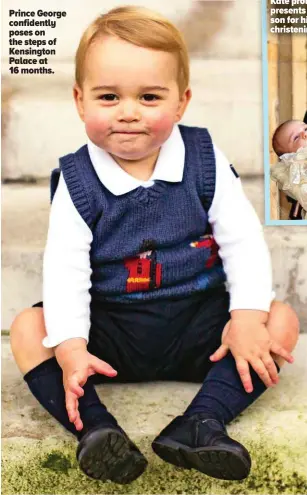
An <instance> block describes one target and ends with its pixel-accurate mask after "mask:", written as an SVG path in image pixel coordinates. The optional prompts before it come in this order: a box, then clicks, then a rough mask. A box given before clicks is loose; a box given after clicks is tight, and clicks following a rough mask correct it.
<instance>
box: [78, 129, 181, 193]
mask: <svg viewBox="0 0 307 495" xmlns="http://www.w3.org/2000/svg"><path fill="white" fill-rule="evenodd" d="M87 146H88V151H89V155H90V158H91V161H92V164H93V167H94V169H95V171H96V173H97V175H98V177H99V179H100V181H101V182H102V183H103V185H104V186H105V187H106V188H107V189H108V190H109V191H110V192H111V193H112V194H114V195H115V196H120V195H121V194H126V193H128V192H130V191H133V189H136V188H138V187H140V186H146V185H147V186H148V185H152V184H149V183H150V182H152V181H155V180H164V181H166V182H181V181H182V177H183V169H184V159H185V148H184V142H183V139H182V137H181V133H180V130H179V127H178V125H175V126H174V128H173V130H172V132H171V134H170V136H169V138H168V139H167V140H166V141H165V143H164V144H163V145H162V146H161V149H160V153H159V156H158V159H157V163H156V166H155V169H154V171H153V174H152V176H151V177H150V179H149V181H146V182H144V181H142V180H139V179H136V178H135V177H132V175H129V174H128V173H127V172H125V170H123V169H122V168H121V167H120V166H119V165H118V163H116V161H115V160H114V159H113V158H112V157H111V155H110V154H109V153H107V152H106V151H105V150H103V149H102V148H99V147H98V146H96V145H95V144H94V143H93V142H92V141H90V140H88V143H87Z"/></svg>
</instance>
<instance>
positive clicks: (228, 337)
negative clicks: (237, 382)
mask: <svg viewBox="0 0 307 495" xmlns="http://www.w3.org/2000/svg"><path fill="white" fill-rule="evenodd" d="M247 313H248V312H247ZM253 313H255V318H251V317H248V318H244V317H243V318H238V319H236V318H234V319H231V320H230V321H229V322H228V323H227V324H226V326H225V328H224V330H223V334H222V344H221V345H220V347H219V348H218V349H217V350H216V351H215V352H214V353H213V354H212V355H211V356H210V360H211V361H214V362H216V361H219V360H220V359H222V358H223V357H225V356H226V354H227V353H228V351H229V350H230V351H231V353H232V355H233V357H234V359H235V361H236V366H237V370H238V373H239V375H240V377H241V381H242V384H243V386H244V389H245V390H246V392H252V391H253V384H252V380H251V375H250V370H249V364H250V365H251V366H252V367H253V369H254V370H255V371H256V373H257V374H258V376H259V377H260V378H261V380H262V381H263V382H264V384H265V385H266V386H267V387H270V386H272V385H273V384H276V383H277V382H278V374H277V369H276V365H275V363H274V361H273V358H272V355H271V353H274V354H276V355H278V356H281V357H282V358H283V359H285V360H286V361H288V362H289V363H292V362H293V356H292V355H291V354H290V353H289V352H288V351H287V350H286V349H284V348H283V347H282V346H281V345H280V344H279V343H278V342H276V341H273V340H272V339H271V336H270V334H269V332H268V330H267V328H266V325H265V323H264V322H263V319H262V320H261V318H257V316H259V315H256V313H262V312H257V311H254V312H253Z"/></svg>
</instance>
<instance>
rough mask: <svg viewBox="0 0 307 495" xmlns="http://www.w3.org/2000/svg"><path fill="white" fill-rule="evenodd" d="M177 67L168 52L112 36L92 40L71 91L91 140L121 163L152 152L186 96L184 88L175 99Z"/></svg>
mask: <svg viewBox="0 0 307 495" xmlns="http://www.w3.org/2000/svg"><path fill="white" fill-rule="evenodd" d="M177 65H178V64H177V60H176V57H175V56H174V55H173V54H171V53H167V52H162V51H157V50H151V49H147V48H143V47H138V46H135V45H133V44H131V43H128V42H126V41H123V40H121V39H118V38H115V37H113V36H112V37H111V36H110V37H106V38H104V39H103V40H97V42H96V43H94V44H93V45H92V46H91V47H90V48H89V50H88V53H87V57H86V62H85V67H84V74H85V77H84V81H83V86H82V88H79V87H77V86H75V88H74V97H75V101H76V104H77V108H78V112H79V115H80V117H81V119H82V120H83V121H84V123H85V128H86V132H87V135H88V137H89V138H90V140H91V141H92V142H93V143H95V144H96V145H97V146H99V147H100V148H103V149H104V150H106V151H107V152H109V153H110V154H112V155H114V156H115V157H119V158H121V159H124V160H140V159H142V158H144V157H146V156H149V155H150V154H152V153H153V152H155V151H157V150H158V149H159V148H160V146H161V145H162V144H163V143H164V142H165V141H166V139H167V138H168V137H169V135H170V134H171V132H172V129H173V126H174V124H175V123H176V122H178V121H179V120H180V119H181V117H182V115H183V113H184V110H185V108H186V106H187V104H188V101H189V99H190V97H191V92H190V90H188V89H187V90H186V91H185V93H184V95H183V96H182V97H181V98H180V97H179V88H178V84H177V71H178V67H177ZM155 86H156V88H154V87H155Z"/></svg>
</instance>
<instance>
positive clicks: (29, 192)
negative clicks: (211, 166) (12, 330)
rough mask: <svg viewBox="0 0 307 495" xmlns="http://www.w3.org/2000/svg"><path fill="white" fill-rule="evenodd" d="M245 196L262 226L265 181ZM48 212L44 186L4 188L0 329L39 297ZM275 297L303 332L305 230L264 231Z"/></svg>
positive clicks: (251, 182)
mask: <svg viewBox="0 0 307 495" xmlns="http://www.w3.org/2000/svg"><path fill="white" fill-rule="evenodd" d="M243 185H244V189H245V191H246V195H247V197H248V198H249V199H250V201H251V202H252V204H253V205H254V207H255V209H256V211H257V213H258V216H259V217H260V220H261V221H263V210H264V198H263V178H262V177H258V178H254V179H250V178H243ZM48 212H49V188H48V186H47V185H36V186H33V185H32V186H25V185H5V186H4V187H3V189H2V240H3V246H2V281H3V284H2V288H3V290H2V307H3V311H2V327H3V328H6V329H7V328H9V327H10V325H11V323H12V320H13V318H14V317H15V316H16V314H17V313H18V312H20V311H21V310H22V309H24V308H25V307H28V306H31V305H32V304H33V303H34V302H37V301H39V300H40V299H41V297H42V278H41V269H42V256H43V249H44V245H45V242H46V235H47V228H48ZM264 232H265V237H266V240H267V243H268V246H269V248H270V251H271V255H272V261H273V275H274V277H273V279H274V288H275V290H276V295H277V298H278V299H280V300H282V301H286V302H288V303H290V304H291V305H293V307H294V308H295V310H296V311H297V312H298V314H299V317H300V321H301V326H302V331H307V280H306V278H304V276H303V274H304V273H305V267H306V265H307V249H306V233H305V230H304V227H300V226H289V227H282V226H278V227H265V228H264Z"/></svg>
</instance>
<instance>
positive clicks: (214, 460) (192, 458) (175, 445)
mask: <svg viewBox="0 0 307 495" xmlns="http://www.w3.org/2000/svg"><path fill="white" fill-rule="evenodd" d="M152 448H153V450H154V452H155V453H156V454H157V455H158V456H159V457H161V459H163V460H164V461H166V462H169V463H170V464H174V465H175V466H178V467H181V468H184V469H197V470H198V471H200V472H201V473H204V474H207V475H208V476H212V477H213V478H218V479H222V480H243V479H244V478H246V477H247V476H248V474H249V472H250V467H251V464H250V463H249V462H248V461H247V460H246V459H245V458H244V457H243V455H240V454H239V453H238V452H237V451H232V450H231V449H226V448H222V447H200V448H195V449H193V448H189V447H187V446H186V445H183V444H181V443H179V442H175V441H174V440H171V439H169V438H166V437H164V438H161V439H160V440H159V441H154V442H153V443H152Z"/></svg>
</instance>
